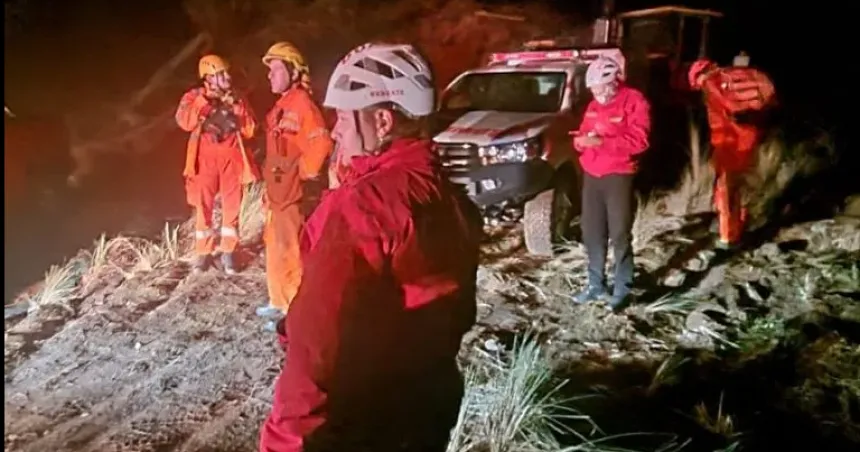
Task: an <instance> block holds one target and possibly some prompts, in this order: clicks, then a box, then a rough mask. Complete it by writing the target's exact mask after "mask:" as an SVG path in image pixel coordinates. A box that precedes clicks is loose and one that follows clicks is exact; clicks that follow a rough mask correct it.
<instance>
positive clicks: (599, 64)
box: [585, 55, 622, 88]
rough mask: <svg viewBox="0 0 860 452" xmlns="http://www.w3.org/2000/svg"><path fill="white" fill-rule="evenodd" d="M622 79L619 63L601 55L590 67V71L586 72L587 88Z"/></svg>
mask: <svg viewBox="0 0 860 452" xmlns="http://www.w3.org/2000/svg"><path fill="white" fill-rule="evenodd" d="M621 77H622V74H621V66H619V65H618V62H616V61H615V60H614V59H612V58H609V57H607V56H602V55H601V56H599V57H598V58H597V59H596V60H594V61H592V62H591V64H589V65H588V70H587V71H585V87H586V88H592V87H595V86H598V85H604V84H607V83H611V82H614V81H616V80H620V79H621Z"/></svg>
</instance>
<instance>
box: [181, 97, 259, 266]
mask: <svg viewBox="0 0 860 452" xmlns="http://www.w3.org/2000/svg"><path fill="white" fill-rule="evenodd" d="M232 108H233V113H234V114H235V115H236V117H237V119H238V122H239V130H238V132H237V133H235V134H233V135H231V136H228V137H227V138H226V139H225V140H224V141H221V142H218V141H217V139H216V138H215V136H214V135H213V134H211V133H208V132H204V131H203V130H202V126H203V121H204V119H205V117H206V114H207V111H208V110H211V101H210V100H209V99H208V98H207V97H206V96H205V95H204V89H203V88H201V87H198V88H193V89H191V90H189V91H188V92H186V93H185V94H184V95H183V96H182V99H181V100H180V101H179V108H177V110H176V123H177V124H178V125H179V127H181V128H182V130H185V131H186V132H191V136H190V137H189V139H188V146H187V149H186V155H185V169H184V170H183V172H182V175H183V176H184V177H185V190H186V197H187V200H188V204H189V205H191V206H192V207H194V208H195V211H196V212H195V231H194V234H195V239H196V240H195V250H196V252H197V254H199V255H207V254H211V253H212V252H213V251H214V250H215V235H216V234H215V231H214V230H213V226H212V211H213V208H214V207H215V198H216V196H217V195H218V194H220V195H221V230H220V236H221V243H220V250H221V252H224V253H232V252H233V251H235V250H236V247H237V246H238V244H239V210H240V207H241V205H242V186H243V185H244V184H250V183H253V182H255V181H258V180H259V179H260V173H259V170H258V169H257V167H256V166H255V165H254V163H253V160H252V158H251V156H250V155H249V154H248V152H247V150H246V149H245V146H244V143H243V142H242V139H243V138H245V139H249V138H251V137H252V136H253V135H254V130H255V129H256V127H257V123H256V121H255V119H254V115H253V113H252V112H251V110H250V109H249V108H248V104H247V101H246V100H245V99H242V98H239V99H237V100H236V101H235V102H233V104H232ZM240 135H241V136H240Z"/></svg>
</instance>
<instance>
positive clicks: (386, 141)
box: [352, 110, 392, 155]
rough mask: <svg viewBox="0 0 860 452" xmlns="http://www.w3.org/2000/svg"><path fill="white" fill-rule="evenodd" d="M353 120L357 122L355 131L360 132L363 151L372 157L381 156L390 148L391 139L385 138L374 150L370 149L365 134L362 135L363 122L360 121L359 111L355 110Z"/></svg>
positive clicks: (359, 136)
mask: <svg viewBox="0 0 860 452" xmlns="http://www.w3.org/2000/svg"><path fill="white" fill-rule="evenodd" d="M352 114H353V120H354V121H355V130H356V132H358V139H359V140H360V141H361V150H362V151H363V152H366V153H368V154H370V155H379V154H382V153H383V152H385V151H386V150H387V149H388V147H389V146H390V145H391V141H392V140H391V138H389V137H385V138H382V139H380V140H379V143H378V144H377V145H376V147H375V148H373V149H368V146H367V142H366V141H364V134H363V133H362V127H361V121H360V120H359V111H358V110H353V112H352Z"/></svg>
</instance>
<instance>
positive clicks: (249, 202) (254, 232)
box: [239, 183, 266, 243]
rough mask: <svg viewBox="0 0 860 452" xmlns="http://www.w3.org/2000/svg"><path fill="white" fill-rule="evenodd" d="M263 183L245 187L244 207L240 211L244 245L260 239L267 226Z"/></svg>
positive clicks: (240, 229)
mask: <svg viewBox="0 0 860 452" xmlns="http://www.w3.org/2000/svg"><path fill="white" fill-rule="evenodd" d="M264 193H265V186H264V184H263V183H255V184H250V185H247V186H246V187H245V193H244V196H242V205H241V208H240V209H239V238H240V240H241V242H242V243H252V242H255V241H257V240H259V239H260V237H261V236H262V234H263V227H264V226H265V224H266V213H265V211H264V209H263V194H264Z"/></svg>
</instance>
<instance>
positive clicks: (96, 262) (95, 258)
mask: <svg viewBox="0 0 860 452" xmlns="http://www.w3.org/2000/svg"><path fill="white" fill-rule="evenodd" d="M114 243H115V242H113V241H112V240H108V238H107V235H106V234H105V233H102V235H100V236H99V238H98V239H97V240H96V241H95V242H93V249H92V251H90V252H89V258H90V259H89V264H90V268H89V270H91V271H98V270H99V269H101V268H103V267H104V266H105V265H108V257H109V256H108V255H109V254H110V250H111V245H112V244H114Z"/></svg>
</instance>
